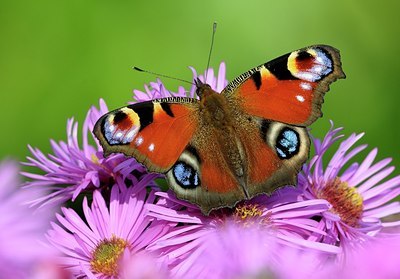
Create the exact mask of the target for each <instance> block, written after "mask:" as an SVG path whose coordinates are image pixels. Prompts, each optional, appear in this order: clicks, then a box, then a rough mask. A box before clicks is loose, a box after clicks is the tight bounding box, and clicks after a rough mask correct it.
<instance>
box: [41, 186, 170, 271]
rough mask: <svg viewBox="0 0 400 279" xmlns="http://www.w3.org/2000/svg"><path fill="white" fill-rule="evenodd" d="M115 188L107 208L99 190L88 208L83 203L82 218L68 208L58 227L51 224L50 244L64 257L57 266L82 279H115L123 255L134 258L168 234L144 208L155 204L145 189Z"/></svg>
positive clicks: (94, 194)
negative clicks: (149, 204)
mask: <svg viewBox="0 0 400 279" xmlns="http://www.w3.org/2000/svg"><path fill="white" fill-rule="evenodd" d="M120 188H121V187H118V186H114V187H112V189H111V193H110V202H109V206H107V202H106V200H105V199H104V198H103V196H102V195H101V193H100V191H99V190H95V191H94V193H93V202H92V204H91V206H90V207H89V205H88V201H87V198H86V197H85V198H84V201H83V215H84V217H85V218H84V219H82V218H81V217H80V216H79V215H78V213H77V212H75V211H74V210H73V209H70V208H65V207H64V208H62V213H63V215H57V219H58V221H59V223H60V224H61V225H58V224H56V223H53V224H52V227H53V229H52V230H51V231H49V232H48V239H49V241H50V242H51V243H52V244H53V245H54V246H55V247H56V248H57V249H58V250H59V251H60V252H61V253H62V254H63V256H62V257H60V258H59V262H60V265H61V266H63V267H64V268H65V269H66V270H68V271H70V272H71V273H72V274H73V275H74V276H76V277H78V278H81V277H84V276H87V277H88V278H117V276H118V275H119V273H120V269H121V263H122V259H123V258H124V255H125V257H126V255H128V256H131V255H136V254H138V253H140V252H141V251H143V249H144V248H146V247H147V246H148V245H149V244H151V243H152V242H153V241H154V239H157V238H159V237H160V236H162V235H163V234H165V232H167V231H168V229H169V225H168V224H165V222H152V218H150V217H148V216H146V210H145V208H144V205H145V204H147V203H152V202H153V201H154V194H153V193H152V192H151V193H150V194H147V191H146V189H144V188H139V189H138V188H137V187H130V188H128V189H126V190H125V191H121V190H120Z"/></svg>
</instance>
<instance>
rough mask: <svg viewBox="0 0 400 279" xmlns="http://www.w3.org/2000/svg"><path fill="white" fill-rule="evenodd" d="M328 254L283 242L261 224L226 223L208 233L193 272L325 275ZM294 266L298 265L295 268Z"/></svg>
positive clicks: (292, 278)
mask: <svg viewBox="0 0 400 279" xmlns="http://www.w3.org/2000/svg"><path fill="white" fill-rule="evenodd" d="M326 263H329V258H328V257H327V254H324V253H320V252H317V251H315V250H304V249H298V248H296V247H290V246H287V245H283V244H282V243H279V242H277V241H276V238H275V233H274V231H273V230H271V229H270V228H266V227H262V226H258V227H257V226H252V227H244V226H240V225H238V224H237V223H230V224H227V225H226V226H225V227H223V228H221V229H220V230H219V231H218V232H216V233H215V234H213V235H211V236H210V237H208V239H207V242H205V243H204V250H203V252H202V253H201V256H200V257H199V260H198V261H196V262H194V263H193V265H192V267H191V269H190V274H196V275H197V274H198V276H195V277H197V278H210V279H211V278H215V279H220V278H228V279H229V278H284V279H306V278H307V279H309V278H322V277H318V275H317V274H319V273H321V271H322V269H323V267H324V266H325V264H326ZM294 267H295V268H294Z"/></svg>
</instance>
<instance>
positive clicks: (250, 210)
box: [234, 204, 262, 220]
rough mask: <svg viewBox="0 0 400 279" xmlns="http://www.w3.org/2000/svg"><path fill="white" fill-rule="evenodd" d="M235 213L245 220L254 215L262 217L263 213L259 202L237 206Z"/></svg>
mask: <svg viewBox="0 0 400 279" xmlns="http://www.w3.org/2000/svg"><path fill="white" fill-rule="evenodd" d="M234 215H235V216H236V217H237V218H238V219H241V220H244V219H248V218H252V217H260V216H261V215H262V210H261V209H260V208H259V207H258V205H257V204H243V205H238V206H237V207H236V208H235V213H234Z"/></svg>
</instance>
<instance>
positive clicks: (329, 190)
mask: <svg viewBox="0 0 400 279" xmlns="http://www.w3.org/2000/svg"><path fill="white" fill-rule="evenodd" d="M318 196H319V197H320V198H323V199H325V200H327V201H328V202H329V203H330V204H331V205H332V209H331V211H332V212H333V213H336V214H338V215H339V216H340V218H341V219H342V221H343V222H344V223H346V224H347V225H349V226H352V227H357V226H358V224H359V221H360V219H361V216H362V213H363V198H362V196H361V195H360V194H359V193H358V192H357V190H356V189H355V188H354V187H350V186H349V185H348V183H347V182H345V181H341V180H340V179H339V178H335V179H334V180H332V181H329V182H328V183H326V185H325V187H324V188H323V189H322V190H321V191H320V193H319V195H318Z"/></svg>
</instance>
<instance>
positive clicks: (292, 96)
mask: <svg viewBox="0 0 400 279" xmlns="http://www.w3.org/2000/svg"><path fill="white" fill-rule="evenodd" d="M344 77H345V76H344V73H343V71H342V69H341V62H340V55H339V52H338V51H337V50H336V49H334V48H332V47H330V46H324V45H317V46H310V47H307V48H304V49H300V50H297V51H294V52H291V53H288V54H286V55H283V56H281V57H279V58H276V59H274V60H272V61H270V62H267V63H265V64H262V65H260V66H258V67H256V68H253V69H251V70H249V71H248V72H246V73H244V74H242V75H241V76H239V77H237V78H236V79H234V80H233V81H232V82H230V83H229V84H228V85H227V87H226V88H225V89H224V90H223V91H222V92H221V93H218V92H215V91H214V90H212V89H211V87H210V86H209V85H207V84H204V83H203V82H202V81H201V80H199V79H197V80H195V83H196V87H197V91H196V93H197V95H198V96H199V100H198V99H192V98H184V97H171V98H164V99H157V100H153V101H148V102H143V103H138V104H133V105H129V106H126V107H123V108H120V109H117V110H114V111H111V112H109V113H108V114H106V115H104V116H102V117H101V118H100V119H99V120H98V122H97V123H96V125H95V128H94V133H95V135H96V136H97V138H98V139H99V141H100V143H101V145H102V146H103V148H104V152H105V153H106V154H109V153H114V152H120V153H124V154H126V155H128V156H133V157H135V158H136V159H137V160H138V161H139V162H141V163H142V164H143V165H145V166H146V167H147V168H148V170H149V171H153V172H159V173H165V174H166V178H167V181H168V184H169V186H170V188H171V189H172V190H173V191H174V192H175V193H176V195H177V196H178V197H179V198H181V199H184V200H188V201H190V202H192V203H195V204H197V205H199V207H200V208H201V210H202V211H203V213H205V214H208V213H209V212H210V211H211V210H213V209H216V208H221V207H226V206H228V207H232V206H234V205H235V204H236V203H237V202H239V201H241V200H244V199H250V198H252V197H254V196H256V195H258V194H261V193H271V192H273V191H274V190H275V189H277V188H279V187H281V186H284V185H294V184H295V182H296V176H297V173H298V172H299V171H300V169H301V166H302V164H303V163H304V162H305V161H306V160H307V158H308V154H309V147H310V140H309V137H308V133H307V130H306V127H307V126H308V125H310V124H311V123H313V122H314V121H315V120H316V119H317V118H318V117H320V116H321V104H322V102H323V95H324V94H325V92H326V91H328V90H329V84H330V83H332V82H333V81H335V80H336V79H338V78H344Z"/></svg>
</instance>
